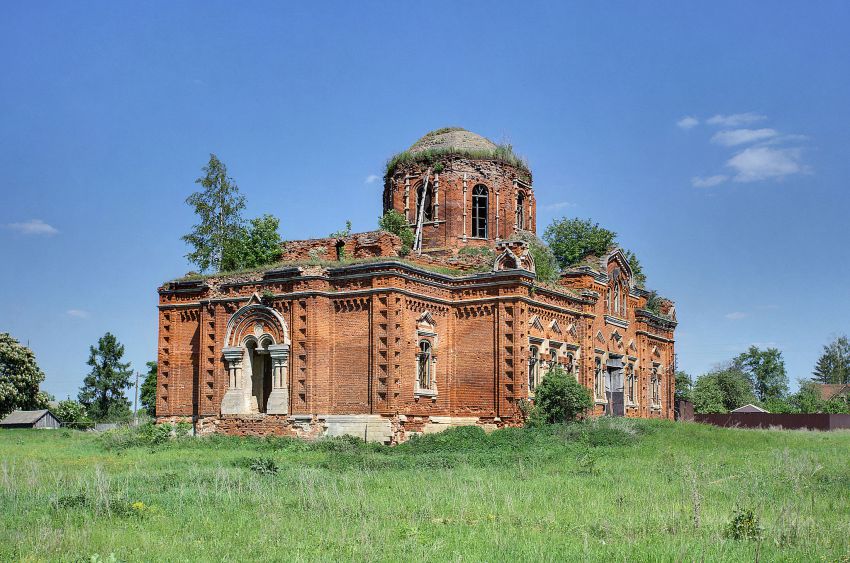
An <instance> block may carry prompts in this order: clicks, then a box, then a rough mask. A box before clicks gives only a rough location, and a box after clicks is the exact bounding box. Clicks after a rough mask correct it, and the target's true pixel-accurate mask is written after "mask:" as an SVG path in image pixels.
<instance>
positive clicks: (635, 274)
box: [623, 250, 646, 287]
mask: <svg viewBox="0 0 850 563" xmlns="http://www.w3.org/2000/svg"><path fill="white" fill-rule="evenodd" d="M623 253H624V254H625V255H626V260H628V262H629V268H631V269H632V279H633V280H634V282H635V285H637V286H638V287H644V286H645V285H646V274H644V273H643V266H641V263H640V260H638V257H637V255H636V254H635V253H634V252H632V251H631V250H623Z"/></svg>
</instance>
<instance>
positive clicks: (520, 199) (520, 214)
mask: <svg viewBox="0 0 850 563" xmlns="http://www.w3.org/2000/svg"><path fill="white" fill-rule="evenodd" d="M516 228H517V229H519V230H520V231H522V230H525V194H524V193H522V192H520V193H518V194H517V196H516Z"/></svg>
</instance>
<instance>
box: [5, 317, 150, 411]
mask: <svg viewBox="0 0 850 563" xmlns="http://www.w3.org/2000/svg"><path fill="white" fill-rule="evenodd" d="M123 357H124V345H123V344H121V343H120V342H119V341H118V339H117V338H116V337H115V336H114V335H113V334H111V333H109V332H107V333H106V334H104V335H103V336H102V337H101V338H100V339H98V341H97V345H96V346H91V347H89V359H88V362H87V364H88V366H89V367H90V371H89V373H88V374H87V375H86V376H85V377H84V378H83V384H82V386H81V387H80V391H79V393H78V394H77V398H76V400H75V399H71V398H67V399H65V400H62V401H59V402H58V403H55V400H54V397H53V396H52V395H50V394H49V393H46V392H44V391H41V390H40V386H41V383H42V382H44V372H43V371H42V370H41V368H40V367H38V363H37V362H36V360H35V354H33V352H32V350H30V349H29V348H28V347H26V346H24V345H22V344H21V343H20V342H18V341H17V340H16V339H15V338H13V337H12V336H11V335H10V334H8V333H0V418H2V417H4V416H6V415H7V414H9V413H10V412H12V411H14V410H18V409H20V410H38V409H46V408H51V403H55V404H54V405H53V407H52V411H53V414H54V415H56V417H57V418H58V419H59V420H60V421H62V422H63V423H65V424H66V425H69V426H75V425H76V426H79V427H86V426H91V424H93V423H95V422H128V421H129V420H130V419H131V417H132V416H133V412H132V410H131V409H130V407H131V404H130V399H129V398H128V397H127V392H128V390H130V389H132V387H133V384H134V382H133V380H132V377H133V370H132V369H131V368H130V363H129V362H123V361H122V359H123ZM147 367H148V372H147V374H146V376H145V379H144V382H143V383H142V384H141V386H140V388H139V391H140V394H139V402H140V404H141V410H142V412H145V413H146V414H148V415H149V416H154V415H155V413H156V412H155V411H156V373H157V369H156V362H148V363H147Z"/></svg>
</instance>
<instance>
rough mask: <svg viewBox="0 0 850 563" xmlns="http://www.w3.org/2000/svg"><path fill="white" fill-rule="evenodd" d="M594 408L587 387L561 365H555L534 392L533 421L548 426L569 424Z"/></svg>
mask: <svg viewBox="0 0 850 563" xmlns="http://www.w3.org/2000/svg"><path fill="white" fill-rule="evenodd" d="M592 406H593V400H592V399H591V397H590V391H589V390H588V389H587V387H585V386H584V385H582V384H580V383H579V382H578V381H576V379H575V377H573V376H572V375H570V374H568V373H567V372H566V371H564V368H562V367H561V366H560V365H555V366H553V367H551V368H550V369H549V371H548V372H546V375H545V376H544V377H543V380H542V381H541V382H540V384H539V385H538V386H537V388H536V389H535V390H534V412H533V413H532V419H538V420H539V421H541V422H545V423H547V424H558V423H562V422H569V421H571V420H575V419H576V418H577V417H578V416H579V415H580V414H582V413H584V412H585V411H586V410H587V409H589V408H590V407H592Z"/></svg>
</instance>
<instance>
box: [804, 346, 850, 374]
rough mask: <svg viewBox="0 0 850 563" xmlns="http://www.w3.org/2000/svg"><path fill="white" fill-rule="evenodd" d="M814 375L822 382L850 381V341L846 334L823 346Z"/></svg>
mask: <svg viewBox="0 0 850 563" xmlns="http://www.w3.org/2000/svg"><path fill="white" fill-rule="evenodd" d="M813 375H814V380H815V381H819V382H820V383H850V341H848V340H847V336H846V335H842V336H839V337H838V338H836V339H835V340H833V341H832V342H830V343H829V344H827V345H826V346H824V347H823V354H821V356H820V358H818V361H817V363H816V364H815V369H814V373H813Z"/></svg>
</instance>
